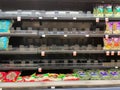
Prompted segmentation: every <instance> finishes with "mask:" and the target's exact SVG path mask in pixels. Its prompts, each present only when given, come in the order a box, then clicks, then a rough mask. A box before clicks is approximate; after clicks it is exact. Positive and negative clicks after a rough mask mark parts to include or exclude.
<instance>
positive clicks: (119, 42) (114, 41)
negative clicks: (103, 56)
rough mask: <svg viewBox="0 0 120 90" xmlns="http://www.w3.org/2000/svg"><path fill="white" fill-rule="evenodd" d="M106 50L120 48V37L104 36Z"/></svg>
mask: <svg viewBox="0 0 120 90" xmlns="http://www.w3.org/2000/svg"><path fill="white" fill-rule="evenodd" d="M103 41H104V47H103V49H104V50H120V37H114V38H104V39H103Z"/></svg>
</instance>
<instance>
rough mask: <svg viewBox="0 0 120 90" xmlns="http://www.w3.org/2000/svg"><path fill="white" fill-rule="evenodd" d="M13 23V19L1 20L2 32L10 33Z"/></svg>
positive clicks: (0, 31) (0, 27) (0, 30)
mask: <svg viewBox="0 0 120 90" xmlns="http://www.w3.org/2000/svg"><path fill="white" fill-rule="evenodd" d="M12 23H13V21H11V20H0V33H9V32H10V28H11V26H12Z"/></svg>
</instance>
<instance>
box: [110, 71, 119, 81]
mask: <svg viewBox="0 0 120 90" xmlns="http://www.w3.org/2000/svg"><path fill="white" fill-rule="evenodd" d="M108 72H109V74H110V78H111V80H119V79H120V75H119V72H117V71H116V70H109V71H108Z"/></svg>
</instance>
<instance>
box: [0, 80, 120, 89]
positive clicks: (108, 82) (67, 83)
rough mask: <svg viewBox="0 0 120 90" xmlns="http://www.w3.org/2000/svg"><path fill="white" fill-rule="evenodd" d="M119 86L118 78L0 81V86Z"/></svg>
mask: <svg viewBox="0 0 120 90" xmlns="http://www.w3.org/2000/svg"><path fill="white" fill-rule="evenodd" d="M107 86H110V87H112V86H120V80H86V81H57V82H16V83H0V88H37V87H39V88H47V87H107Z"/></svg>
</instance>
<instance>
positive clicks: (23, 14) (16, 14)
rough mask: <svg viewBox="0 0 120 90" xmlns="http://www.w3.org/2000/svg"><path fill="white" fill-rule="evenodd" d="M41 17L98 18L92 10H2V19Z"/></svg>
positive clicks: (116, 18)
mask: <svg viewBox="0 0 120 90" xmlns="http://www.w3.org/2000/svg"><path fill="white" fill-rule="evenodd" d="M18 18H19V19H31V20H32V19H40V20H96V18H98V17H95V16H94V15H93V14H92V13H91V11H87V12H86V13H85V12H83V11H39V10H17V11H2V10H1V11H0V19H18ZM105 18H109V20H120V17H114V16H113V17H99V19H100V20H105Z"/></svg>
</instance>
